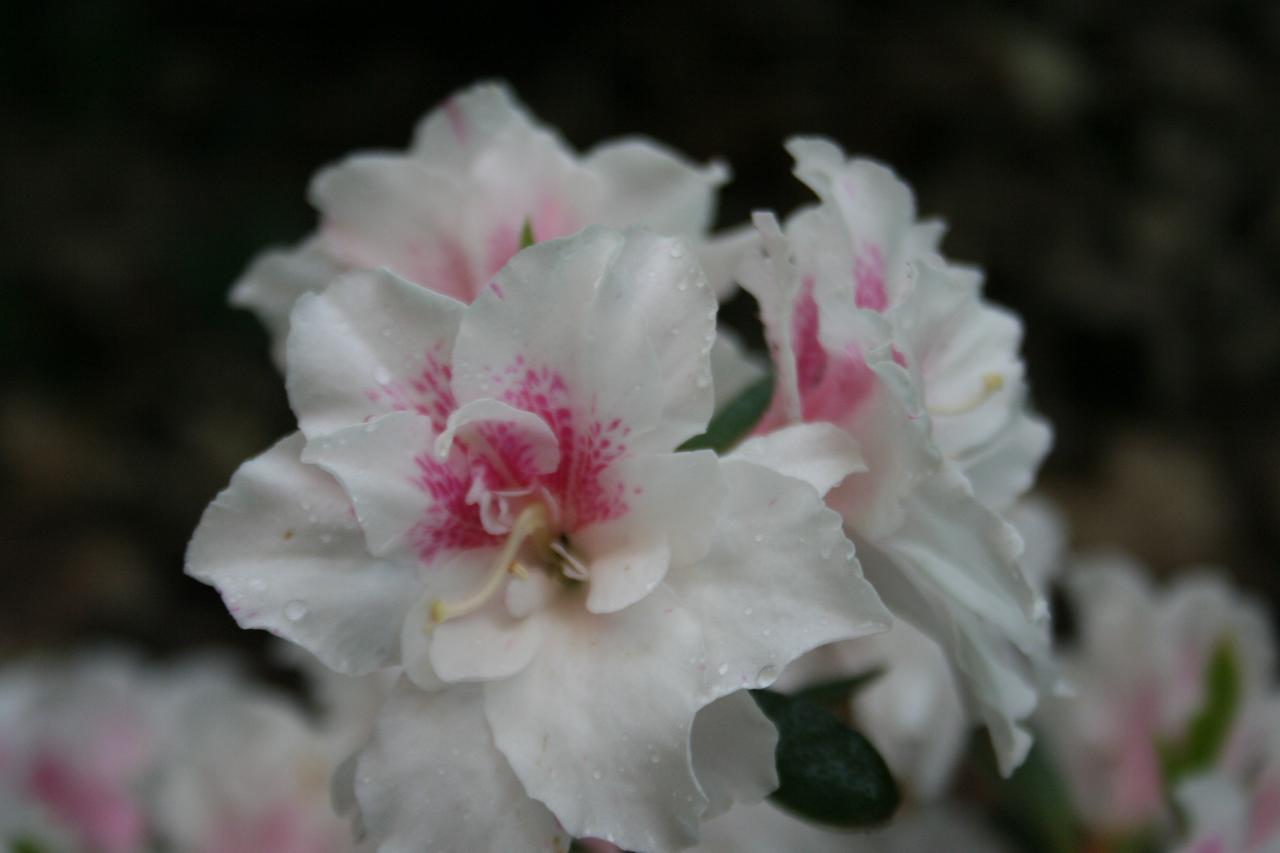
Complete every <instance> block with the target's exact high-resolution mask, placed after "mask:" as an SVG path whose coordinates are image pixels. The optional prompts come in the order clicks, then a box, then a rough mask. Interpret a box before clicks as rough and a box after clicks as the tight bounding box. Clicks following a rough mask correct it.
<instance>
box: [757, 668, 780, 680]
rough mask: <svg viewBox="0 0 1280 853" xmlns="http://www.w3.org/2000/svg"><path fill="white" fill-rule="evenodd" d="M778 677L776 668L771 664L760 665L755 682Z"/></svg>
mask: <svg viewBox="0 0 1280 853" xmlns="http://www.w3.org/2000/svg"><path fill="white" fill-rule="evenodd" d="M777 677H778V668H777V667H776V666H774V665H773V664H766V665H765V666H762V667H760V671H759V672H757V673H756V681H757V682H761V683H763V682H767V681H773V680H774V679H775V678H777Z"/></svg>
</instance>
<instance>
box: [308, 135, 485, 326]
mask: <svg viewBox="0 0 1280 853" xmlns="http://www.w3.org/2000/svg"><path fill="white" fill-rule="evenodd" d="M466 190H467V188H466V186H465V185H464V184H462V183H460V182H459V181H457V180H455V179H452V178H451V177H450V176H448V175H445V174H442V173H439V172H435V171H432V170H430V169H428V168H426V167H425V166H424V165H423V164H422V163H421V162H419V161H417V160H415V159H413V158H411V157H405V156H402V155H399V154H357V155H355V156H353V157H349V158H348V159H347V160H345V161H343V162H342V163H340V164H338V165H337V166H331V167H329V168H327V169H325V170H324V171H322V172H320V173H319V174H318V175H316V177H315V179H314V180H313V181H312V183H311V192H310V195H311V202H312V204H314V205H315V206H316V207H317V208H318V209H319V210H320V212H321V216H322V224H321V230H320V238H319V239H320V240H321V243H322V245H323V246H324V249H325V251H326V252H327V253H328V254H330V255H332V256H333V257H335V258H338V259H340V260H341V261H342V262H343V263H345V264H346V265H347V266H349V267H356V268H362V269H377V268H379V267H387V268H389V269H391V270H394V271H395V272H396V273H397V274H398V275H400V276H402V277H403V278H406V279H408V280H409V281H412V282H416V283H417V284H419V285H421V286H423V287H425V288H428V289H430V290H433V291H436V292H438V293H443V294H446V295H448V296H451V297H453V298H454V299H459V300H462V301H463V302H469V301H470V300H471V299H473V298H475V294H476V292H478V290H479V289H480V288H481V287H483V286H484V285H485V284H486V283H487V280H486V279H485V278H484V276H483V271H481V270H479V269H477V268H476V267H475V265H474V259H473V257H472V254H471V251H470V249H471V246H470V245H468V244H467V243H466V242H465V241H464V239H463V237H462V235H461V234H460V233H459V228H458V213H457V212H458V210H459V208H461V207H462V206H463V205H464V204H465V202H466V200H467V197H466Z"/></svg>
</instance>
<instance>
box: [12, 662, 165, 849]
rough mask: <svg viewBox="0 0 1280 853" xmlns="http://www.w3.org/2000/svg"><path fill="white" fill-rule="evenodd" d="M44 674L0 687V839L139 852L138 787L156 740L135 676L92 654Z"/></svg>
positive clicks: (16, 677) (18, 677) (129, 666)
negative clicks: (0, 813) (1, 805)
mask: <svg viewBox="0 0 1280 853" xmlns="http://www.w3.org/2000/svg"><path fill="white" fill-rule="evenodd" d="M42 669H43V668H42ZM42 669H37V668H36V667H34V666H33V667H31V668H30V669H29V670H27V671H26V672H17V673H12V672H11V673H7V674H6V678H5V679H4V682H3V684H0V690H3V693H4V698H3V700H0V705H3V706H4V711H3V714H0V801H5V802H7V803H8V804H9V806H8V808H7V809H6V811H7V812H8V814H6V815H5V823H6V824H7V825H5V826H2V827H0V829H3V830H4V831H5V832H6V833H9V834H10V836H9V837H8V838H0V841H5V842H6V843H7V842H9V841H12V840H13V839H14V838H17V837H20V834H23V835H22V836H21V837H27V838H30V839H31V840H35V839H40V840H42V841H43V842H44V843H58V842H62V841H66V842H69V843H68V846H70V847H73V848H83V849H88V850H101V851H106V853H112V851H122V853H123V852H124V851H133V850H137V849H140V848H141V847H142V845H143V843H144V842H145V841H146V840H147V837H148V835H147V834H148V831H149V827H148V822H147V811H146V807H145V802H144V799H143V784H144V781H145V780H146V777H147V775H148V774H149V773H150V772H152V770H153V767H154V765H155V762H156V754H157V751H158V749H159V740H160V738H159V725H158V719H157V715H156V711H155V709H154V708H153V707H151V706H150V704H149V703H148V701H147V696H146V695H145V694H143V693H142V692H141V691H139V690H138V688H139V686H140V684H141V682H142V677H141V674H140V672H139V670H138V668H137V667H136V666H135V665H134V664H133V663H132V662H130V661H127V660H124V659H122V658H120V657H118V656H115V655H98V656H95V657H93V658H89V659H86V660H83V661H79V662H77V663H76V664H75V665H73V666H71V667H68V668H67V669H66V670H65V671H59V670H54V671H51V672H50V671H47V670H46V671H42ZM27 833H29V835H26V834H27Z"/></svg>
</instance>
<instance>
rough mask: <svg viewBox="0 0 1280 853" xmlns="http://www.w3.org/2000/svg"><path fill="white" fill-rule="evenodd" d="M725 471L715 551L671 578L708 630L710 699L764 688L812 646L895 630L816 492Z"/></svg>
mask: <svg viewBox="0 0 1280 853" xmlns="http://www.w3.org/2000/svg"><path fill="white" fill-rule="evenodd" d="M721 468H722V471H723V473H724V477H725V484H726V486H727V488H728V499H727V500H726V501H725V504H724V513H723V514H722V516H721V520H720V525H719V527H718V529H717V531H716V539H715V543H714V544H713V546H712V549H711V552H710V553H709V554H708V555H707V557H706V558H705V559H703V560H702V561H700V562H699V563H697V564H696V565H694V566H691V567H689V568H687V569H684V570H682V571H680V572H674V571H673V572H672V573H671V574H670V575H668V577H667V584H668V585H669V586H670V587H671V589H672V590H673V591H674V592H675V594H676V595H677V596H678V598H679V600H680V601H681V602H682V603H683V604H684V606H685V607H687V608H688V609H689V611H690V612H691V613H693V614H695V615H696V617H697V619H698V623H699V624H700V625H701V626H702V630H703V633H704V635H705V641H704V644H705V645H704V647H705V652H704V654H705V656H706V665H707V679H708V682H709V687H708V690H709V692H710V695H711V696H712V697H716V696H722V695H725V694H726V693H730V692H732V691H734V690H738V689H741V688H744V687H767V686H768V685H770V684H772V683H773V681H774V679H776V678H777V677H778V674H779V673H780V672H781V671H782V668H783V667H784V666H786V665H787V664H788V663H790V662H791V661H792V660H794V659H795V658H797V657H799V656H800V655H802V654H803V653H805V652H807V651H809V650H810V649H812V648H815V647H817V646H820V645H823V644H825V643H830V642H834V641H836V640H844V639H852V638H854V637H860V636H864V635H867V634H873V633H876V632H878V631H883V630H886V629H887V628H888V627H889V625H890V622H891V619H890V616H889V613H888V612H887V611H886V610H885V609H884V605H882V604H881V603H880V598H879V596H877V595H876V592H875V590H874V589H872V588H871V585H870V584H868V583H867V582H866V581H865V580H863V578H862V572H861V570H860V569H859V567H858V562H857V560H855V559H854V557H853V545H852V544H851V543H850V542H849V540H848V539H846V538H845V536H844V533H843V532H842V529H841V522H840V518H839V516H837V515H836V514H835V513H833V512H831V511H830V510H828V509H827V508H826V507H825V506H823V504H822V500H821V498H820V497H819V496H818V495H817V494H816V493H815V492H814V491H813V489H812V488H810V487H809V486H807V485H805V484H804V483H802V482H800V481H798V480H794V479H792V478H790V477H785V476H783V475H781V474H778V473H776V472H774V471H770V470H768V469H766V468H762V467H760V466H758V465H754V464H752V463H749V462H743V461H738V460H726V461H725V462H723V463H722V465H721Z"/></svg>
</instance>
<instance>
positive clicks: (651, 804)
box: [484, 591, 707, 851]
mask: <svg viewBox="0 0 1280 853" xmlns="http://www.w3.org/2000/svg"><path fill="white" fill-rule="evenodd" d="M660 593H661V591H659V592H655V593H654V594H653V595H650V596H648V597H646V598H645V599H644V600H642V601H640V602H638V603H637V604H635V605H633V606H631V607H628V608H627V609H625V610H622V611H619V612H617V613H611V614H609V615H607V616H597V615H593V614H591V613H589V612H587V610H586V609H585V608H584V607H583V606H582V600H581V598H580V597H578V596H574V597H566V598H565V599H562V601H563V602H564V603H563V604H562V605H560V606H558V607H557V608H556V610H555V614H554V615H555V617H556V618H554V619H551V620H548V626H547V632H546V635H545V637H544V638H543V645H542V649H541V650H540V651H539V653H538V656H537V657H536V658H535V659H534V661H533V662H532V663H531V664H530V665H529V666H528V667H526V668H525V669H524V670H523V671H522V672H520V674H518V675H516V676H514V677H513V678H509V679H506V680H504V681H492V682H489V683H487V684H486V685H485V688H484V689H485V710H486V714H487V716H488V718H489V721H490V724H491V725H492V727H493V733H494V741H495V743H497V745H498V749H499V750H501V752H502V753H503V754H504V755H506V756H507V759H508V760H509V761H510V762H511V767H512V769H513V770H515V773H516V775H517V776H518V777H519V778H520V780H521V781H522V782H523V783H524V786H525V790H527V791H528V792H529V794H530V796H532V797H534V798H536V799H538V800H541V801H542V802H544V803H546V804H547V805H548V806H549V807H550V808H551V810H552V811H553V812H554V813H555V814H556V817H558V818H559V819H560V821H561V822H562V823H563V824H564V827H565V829H567V830H568V831H569V832H570V833H572V834H573V835H574V836H576V837H586V836H589V837H595V838H602V839H606V840H612V841H613V842H614V843H616V844H618V845H620V846H621V847H623V848H624V849H629V850H657V851H665V850H672V849H678V848H680V847H683V846H687V845H688V844H690V843H691V842H692V841H693V840H694V838H695V837H696V833H697V822H698V816H699V815H700V814H701V813H702V811H703V810H704V809H705V808H706V805H707V800H706V798H705V797H704V796H703V794H702V792H701V790H699V788H698V784H697V782H696V781H695V778H694V775H693V767H692V760H691V757H690V748H689V738H690V729H691V727H692V724H693V718H694V714H695V712H696V711H697V709H698V708H699V707H700V706H701V705H702V704H704V703H705V701H706V700H704V699H701V698H700V697H699V696H698V692H699V681H700V674H699V673H698V671H697V669H696V667H695V666H694V663H693V661H692V660H691V659H690V658H691V656H692V655H693V654H695V653H696V650H697V649H698V647H699V641H700V631H699V627H698V625H697V624H696V623H695V621H694V620H693V618H692V617H691V616H690V615H689V613H688V612H686V611H685V610H684V609H683V608H681V607H680V606H679V605H678V603H677V602H675V601H673V600H671V598H670V596H668V595H663V594H660Z"/></svg>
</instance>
